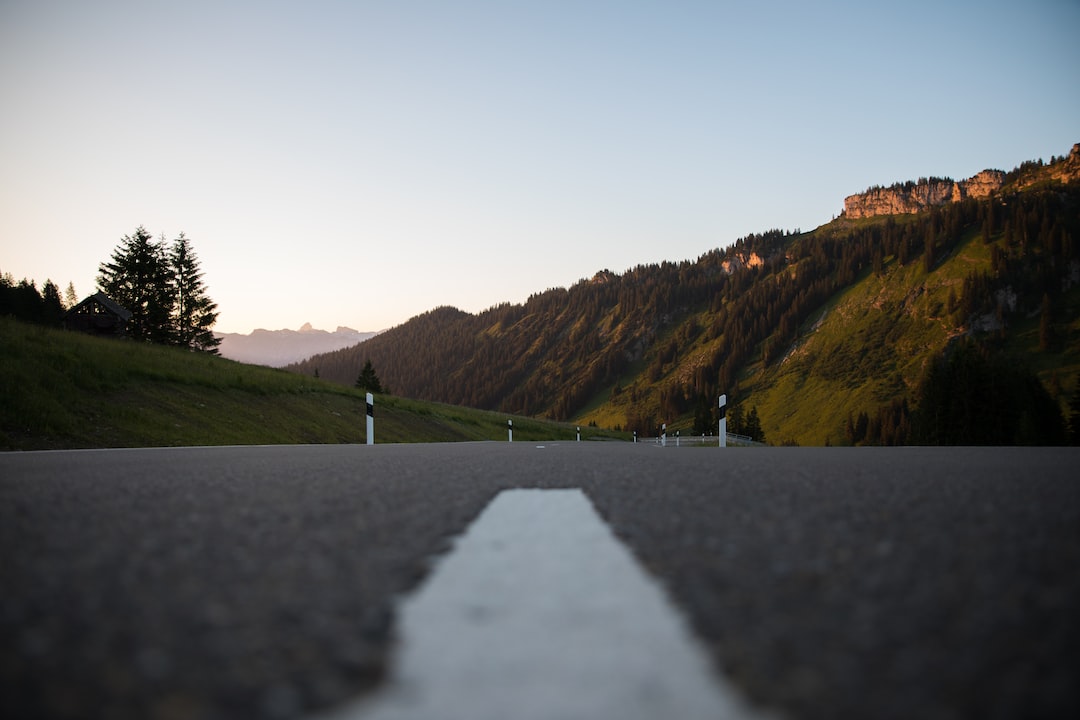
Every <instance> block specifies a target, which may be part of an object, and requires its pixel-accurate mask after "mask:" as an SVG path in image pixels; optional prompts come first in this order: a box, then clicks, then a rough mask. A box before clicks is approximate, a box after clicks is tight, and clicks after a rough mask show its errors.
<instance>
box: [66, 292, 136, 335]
mask: <svg viewBox="0 0 1080 720" xmlns="http://www.w3.org/2000/svg"><path fill="white" fill-rule="evenodd" d="M130 319H131V312H130V311H129V310H128V309H127V308H125V307H123V306H122V305H120V304H119V303H117V302H116V301H114V300H113V299H112V298H110V297H109V296H108V295H106V294H105V293H100V292H99V293H95V294H93V295H91V296H90V297H88V298H86V299H85V300H83V301H82V302H81V303H79V304H78V305H76V306H75V307H73V308H71V309H70V310H68V311H67V312H66V313H65V314H64V328H66V329H68V330H77V331H79V332H84V333H89V334H90V335H111V336H122V335H123V334H124V331H125V330H126V328H127V323H128V320H130Z"/></svg>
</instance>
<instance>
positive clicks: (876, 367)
mask: <svg viewBox="0 0 1080 720" xmlns="http://www.w3.org/2000/svg"><path fill="white" fill-rule="evenodd" d="M883 221H884V218H870V219H865V220H859V221H855V222H856V223H863V224H869V223H873V222H883ZM896 221H897V222H898V223H903V222H905V221H907V218H906V217H899V218H896ZM837 222H838V223H839V222H841V221H837ZM846 222H848V224H851V222H850V221H846ZM835 228H836V223H834V224H830V225H826V226H823V227H821V228H818V230H816V231H814V232H832V231H833V230H834V229H835ZM995 242H1000V237H999V238H997V239H995ZM990 247H991V246H990V245H985V244H983V242H982V239H981V237H979V235H978V233H977V232H976V231H974V230H972V231H970V232H969V233H968V234H966V235H965V236H963V237H962V238H961V239H960V241H959V242H958V243H957V244H956V246H955V247H954V248H953V250H952V251H951V252H950V253H949V254H948V255H947V256H945V257H944V258H941V259H940V260H939V262H938V264H937V265H936V266H935V267H934V268H933V270H932V271H931V272H930V273H926V272H925V270H924V268H923V261H922V257H921V256H919V257H917V258H915V259H913V260H912V261H911V262H909V263H908V264H907V265H906V266H904V267H901V266H900V265H899V263H898V262H897V261H896V259H895V258H893V257H889V258H886V262H885V266H884V272H883V274H882V275H881V276H880V277H879V276H877V275H874V274H873V273H872V272H870V271H869V270H867V271H864V273H863V274H862V275H861V276H860V277H859V278H858V279H857V280H856V281H855V282H854V283H853V284H852V285H850V286H849V287H847V288H845V289H844V290H843V291H841V292H839V293H837V294H836V295H835V296H833V297H832V298H830V299H829V300H828V301H827V302H826V303H825V305H824V306H823V307H822V308H821V309H820V310H819V311H817V312H815V313H814V314H813V315H812V316H811V318H810V320H809V321H807V322H806V324H805V325H804V326H803V327H802V328H800V333H799V340H798V341H797V342H796V343H795V344H794V345H793V346H792V347H791V348H790V349H789V352H788V354H787V355H786V357H785V359H784V361H783V362H780V363H774V364H773V365H772V366H770V367H767V368H766V367H763V365H762V363H761V360H760V355H758V356H757V357H756V358H752V359H751V361H750V362H749V363H748V365H747V366H746V368H745V369H744V370H743V372H742V374H741V376H740V379H739V384H740V390H739V395H740V397H741V404H742V406H743V409H744V411H746V410H749V408H750V407H754V406H756V407H757V408H758V413H759V415H760V417H761V420H762V426H763V429H764V431H765V435H766V437H767V438H768V440H769V441H770V442H772V443H775V444H780V443H783V442H786V441H794V442H796V443H798V444H800V445H823V444H825V443H827V442H828V443H832V444H843V443H844V442H846V437H845V432H844V426H845V423H846V421H847V418H848V415H849V413H850V414H851V415H852V416H857V415H858V413H859V412H867V413H869V414H873V413H874V412H876V410H877V409H878V408H879V407H880V406H882V405H887V404H888V403H889V402H890V401H891V400H892V399H893V398H902V397H907V398H908V399H909V402H911V398H913V397H914V393H915V389H916V387H917V385H918V383H919V382H920V380H921V378H922V375H923V373H924V372H925V369H926V367H927V365H928V363H930V362H931V361H932V360H933V359H934V358H936V357H938V356H939V355H940V353H941V352H942V351H943V350H944V348H945V346H946V345H947V343H948V342H949V341H950V339H952V338H953V337H955V336H956V335H957V333H958V332H960V331H959V330H958V329H957V328H955V327H954V326H953V324H952V322H951V321H950V319H949V318H948V317H947V311H946V307H947V302H948V296H949V291H950V290H954V291H955V293H956V294H957V295H960V293H961V288H962V285H963V281H964V278H965V277H967V276H968V275H969V274H970V273H971V272H972V271H976V272H981V271H983V270H986V271H987V272H989V270H990ZM798 271H799V268H798V266H796V267H794V268H789V269H788V272H798ZM1064 305H1068V306H1069V307H1070V308H1071V310H1068V311H1065V308H1064ZM1060 310H1062V312H1060V315H1062V316H1063V317H1073V318H1076V317H1078V316H1080V312H1078V311H1080V287H1078V288H1073V290H1071V291H1070V292H1069V293H1067V294H1066V295H1065V298H1064V300H1063V301H1062V307H1061V308H1060ZM697 322H698V325H699V326H701V327H704V326H706V325H707V324H708V322H709V317H708V314H707V313H701V314H700V315H699V316H698V318H697ZM1009 322H1010V325H1009V331H1008V340H1007V344H1006V349H1007V350H1008V351H1010V352H1012V353H1014V354H1016V355H1018V356H1022V357H1023V358H1024V359H1025V361H1026V362H1029V363H1030V364H1031V366H1032V368H1033V369H1034V370H1036V371H1037V372H1038V374H1039V377H1040V379H1041V380H1042V381H1043V383H1044V385H1046V387H1047V388H1048V389H1049V390H1050V392H1051V394H1052V395H1053V396H1054V397H1056V398H1058V400H1059V401H1060V402H1061V403H1062V406H1063V408H1064V405H1065V402H1066V400H1067V398H1068V397H1069V396H1070V395H1071V393H1072V392H1073V388H1074V387H1075V384H1076V378H1077V375H1078V373H1080V320H1077V321H1075V322H1073V323H1071V324H1069V325H1066V324H1061V325H1060V326H1058V327H1057V328H1056V330H1057V333H1058V335H1059V337H1060V343H1059V345H1058V346H1057V347H1056V348H1052V349H1051V351H1050V352H1043V351H1040V350H1039V347H1038V340H1039V338H1038V335H1039V319H1038V318H1037V317H1034V318H1028V319H1017V318H1015V317H1013V318H1011V319H1010V321H1009ZM675 332H677V328H675V327H672V328H669V329H668V331H667V333H665V334H664V335H662V336H661V337H660V338H658V340H657V341H656V343H655V344H656V345H658V346H659V345H663V342H664V341H665V340H666V339H667V337H668V336H669V335H670V334H672V333H675ZM720 344H721V339H720V338H716V339H713V340H705V339H704V337H699V338H698V339H697V340H696V341H694V342H693V343H692V344H691V345H689V346H688V347H684V348H683V349H682V351H681V354H680V357H679V359H678V361H677V362H675V363H672V364H671V365H670V366H667V367H666V368H665V372H664V374H663V376H662V377H661V378H660V379H659V380H658V381H657V382H651V381H650V380H649V379H648V378H646V377H645V368H646V365H647V362H646V360H642V361H639V362H637V363H635V364H634V365H633V366H632V367H630V368H628V369H627V370H626V371H625V373H624V375H623V377H622V378H621V379H620V382H619V387H620V391H619V392H618V393H613V392H612V390H611V389H608V390H606V391H604V392H601V393H599V394H598V395H597V397H595V398H594V399H593V401H592V402H591V403H590V404H589V405H588V406H587V407H585V408H584V409H583V410H582V411H581V412H580V413H579V416H578V418H579V420H580V421H581V422H595V423H596V424H598V425H599V426H601V427H615V426H616V425H622V424H625V423H626V422H627V417H628V415H629V414H630V413H634V412H637V413H639V414H645V415H646V416H648V417H650V418H652V420H653V421H654V422H655V423H659V422H665V421H666V422H667V424H668V428H669V430H670V431H674V430H675V429H681V430H682V431H683V433H684V434H685V433H686V432H688V431H689V429H690V428H691V426H692V424H693V410H690V411H689V412H687V413H686V414H683V415H682V416H680V417H662V415H663V413H662V411H660V410H659V409H658V408H659V402H658V400H657V397H658V389H659V388H660V387H661V386H662V385H664V384H665V383H666V384H669V385H670V384H672V383H679V382H688V380H689V377H690V376H691V374H692V372H693V370H694V368H695V367H697V366H700V365H702V364H704V363H706V361H707V358H708V357H709V355H710V354H711V353H712V352H713V351H714V350H715V349H716V348H717V347H718V346H720Z"/></svg>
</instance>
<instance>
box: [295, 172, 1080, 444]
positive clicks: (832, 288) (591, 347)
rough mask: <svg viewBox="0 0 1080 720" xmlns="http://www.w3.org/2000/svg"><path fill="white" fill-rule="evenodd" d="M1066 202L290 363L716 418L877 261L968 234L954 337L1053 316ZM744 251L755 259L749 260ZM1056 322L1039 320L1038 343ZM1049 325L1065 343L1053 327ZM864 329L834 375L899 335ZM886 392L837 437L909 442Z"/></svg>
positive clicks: (772, 236) (888, 234) (1036, 203)
mask: <svg viewBox="0 0 1080 720" xmlns="http://www.w3.org/2000/svg"><path fill="white" fill-rule="evenodd" d="M1078 208H1080V188H1076V187H1075V186H1057V187H1054V188H1050V189H1047V190H1038V191H1027V192H1021V193H1012V194H1001V195H998V196H994V197H993V198H991V199H980V200H971V199H969V200H965V201H963V202H959V203H952V204H949V205H945V206H942V207H936V208H933V209H932V210H930V211H929V212H926V213H922V214H919V215H915V216H908V217H903V218H892V217H890V218H885V219H883V220H881V221H878V222H872V223H834V224H832V225H830V226H826V227H824V228H819V229H818V230H816V231H814V232H811V233H800V232H798V231H795V232H784V231H780V230H770V231H768V232H766V233H761V234H753V235H749V236H747V237H745V238H741V239H739V240H738V241H737V242H736V243H735V244H734V245H732V246H731V247H728V248H726V249H722V250H720V249H718V250H713V251H710V252H708V253H705V254H704V255H702V256H701V257H699V258H698V259H697V260H696V261H693V262H692V261H684V262H681V263H672V262H665V263H659V264H651V265H640V266H637V267H634V268H632V269H630V270H627V271H626V272H624V273H622V274H621V275H620V274H616V273H612V272H610V271H607V270H605V271H602V272H599V273H597V274H596V276H594V277H593V278H591V279H583V280H581V281H579V282H578V283H576V284H574V285H573V286H571V287H570V288H555V289H550V290H547V291H544V292H541V293H536V294H534V295H532V296H530V297H529V298H528V299H527V300H526V301H525V303H523V304H509V303H507V304H502V305H498V306H495V307H492V308H489V309H488V310H486V311H484V312H481V313H478V314H470V313H465V312H462V311H460V310H457V309H455V308H446V307H444V308H437V309H435V310H432V311H430V312H428V313H425V314H423V315H421V316H418V317H416V318H413V319H412V320H410V321H408V322H407V323H405V324H403V325H401V326H398V327H396V328H393V329H391V330H389V331H387V332H385V333H383V334H381V335H379V336H377V337H375V338H372V339H371V340H368V341H366V342H365V343H363V344H362V345H361V346H358V347H356V348H348V349H345V350H340V351H337V352H335V353H329V354H326V355H321V356H317V357H315V358H312V359H310V360H308V361H305V362H303V363H298V364H296V365H294V366H291V367H290V369H292V370H294V371H297V372H303V373H307V374H315V372H316V371H317V372H318V373H319V374H320V376H321V377H323V378H327V379H332V380H335V381H337V382H340V383H343V384H352V383H353V382H354V381H355V380H356V378H357V373H358V370H359V368H360V367H361V364H362V363H363V361H364V360H366V359H370V360H372V361H373V362H374V363H375V366H376V367H378V368H379V369H380V373H381V374H382V375H383V376H384V378H385V379H386V380H387V381H388V382H389V383H390V384H392V385H393V386H394V388H395V389H396V390H397V391H398V392H399V393H401V394H403V395H407V396H410V397H418V398H422V399H430V400H437V401H441V402H449V403H455V404H461V405H468V406H472V407H478V408H484V409H491V410H500V411H504V412H512V413H520V414H525V415H546V416H548V417H551V418H554V419H568V418H571V417H573V416H574V415H575V414H576V413H578V412H580V411H581V409H582V408H584V407H585V406H586V405H587V404H589V403H592V402H595V398H596V397H597V395H598V394H600V393H610V394H611V395H612V396H613V397H614V396H617V395H620V394H629V395H633V396H634V397H633V398H631V399H632V400H633V401H634V403H633V404H634V407H635V408H636V409H635V411H634V412H635V413H636V415H635V417H633V418H629V417H628V420H627V422H628V424H629V425H631V426H637V425H640V426H641V429H644V430H647V431H651V430H652V429H653V428H652V426H653V425H654V424H655V421H656V419H657V418H661V417H662V418H665V419H669V418H675V417H679V416H682V415H689V416H691V417H694V418H695V419H698V418H697V415H698V414H699V413H698V409H699V408H701V411H700V415H701V417H700V420H699V422H700V424H701V425H702V426H703V427H705V426H708V427H715V426H716V420H717V418H716V410H715V409H714V408H713V407H712V406H714V405H715V398H716V396H717V395H718V394H719V393H720V392H726V393H728V395H729V397H730V398H732V399H733V400H734V402H735V403H738V401H739V396H740V389H739V377H740V373H741V372H742V370H743V368H745V367H746V366H747V364H748V363H749V362H750V361H751V360H752V359H760V360H761V361H762V362H763V363H764V365H765V366H766V367H768V366H770V365H772V364H774V363H777V362H778V361H780V360H781V359H782V358H783V357H784V355H785V353H786V352H787V350H788V349H789V348H790V347H791V346H792V344H793V343H794V342H795V341H796V340H797V339H798V335H799V332H800V328H802V327H803V326H804V325H805V324H806V322H807V321H808V320H809V319H810V318H811V316H813V315H814V314H815V313H820V311H821V307H822V306H823V304H824V303H825V302H826V301H827V300H828V299H829V298H831V297H833V296H834V295H835V294H836V293H837V292H839V291H840V290H842V289H844V288H846V287H849V286H850V285H851V284H852V283H854V282H855V281H856V280H857V279H858V278H860V277H861V276H862V275H863V274H864V273H867V272H872V273H877V274H882V273H883V272H884V271H885V266H886V262H887V261H888V262H895V263H897V264H898V265H899V266H901V267H908V266H910V265H912V264H917V265H918V267H919V268H920V270H921V271H922V273H926V274H928V273H930V272H933V271H934V269H935V268H936V267H937V266H938V264H940V262H942V260H943V259H944V258H945V257H947V256H948V255H949V254H950V253H951V252H952V251H953V250H954V248H955V247H956V245H957V244H958V243H959V242H961V241H962V240H963V239H964V238H966V237H970V236H971V233H977V234H981V235H982V236H983V237H984V242H986V243H987V244H988V245H989V246H992V247H991V248H990V250H991V252H992V253H994V257H996V258H997V259H996V260H995V261H994V262H993V264H992V271H991V272H990V273H988V274H982V273H978V274H976V273H973V274H972V275H971V276H970V277H969V278H967V279H966V280H965V281H964V282H963V283H962V285H960V286H959V287H958V288H957V291H956V293H955V297H954V298H952V299H950V301H949V302H948V303H947V307H944V308H943V313H944V314H945V315H947V317H948V319H949V320H950V321H951V322H954V323H955V324H956V326H957V328H959V329H961V330H963V329H964V328H967V327H969V326H972V325H973V323H974V322H975V320H976V319H977V318H978V317H980V316H982V315H985V314H986V313H987V312H998V313H1004V314H1005V315H1012V314H1019V313H1031V312H1032V311H1037V310H1038V309H1039V304H1040V303H1042V302H1043V297H1044V295H1045V296H1046V297H1048V298H1049V302H1050V311H1049V312H1048V313H1047V316H1053V314H1054V312H1055V311H1056V308H1057V303H1059V302H1060V300H1059V299H1060V297H1061V293H1062V285H1061V282H1062V277H1063V274H1065V273H1066V269H1067V268H1068V267H1069V266H1070V263H1073V262H1075V261H1080V255H1078V251H1077V243H1076V238H1078V237H1080V227H1078V224H1080V210H1078ZM752 255H756V256H757V257H759V258H761V259H762V262H761V263H760V264H758V265H756V266H753V267H750V266H747V263H746V262H745V261H746V259H747V258H749V257H751V256H752ZM1010 288H1011V290H1010ZM1007 291H1008V292H1014V293H1016V294H1017V295H1018V296H1019V299H1018V300H1017V303H1018V304H1017V305H1016V306H1014V307H1012V308H1010V307H1007V306H1004V307H1003V306H1002V303H1001V302H1000V298H1001V297H1002V296H1003V293H1006V292H1007ZM1032 303H1035V304H1034V305H1033V304H1032ZM1063 319H1064V318H1063ZM1055 328H1056V325H1055V323H1051V324H1050V328H1049V330H1048V331H1047V337H1048V340H1049V341H1052V338H1053V336H1054V331H1055ZM1057 330H1058V337H1063V336H1064V333H1065V332H1066V331H1067V328H1065V327H1061V328H1057ZM868 331H873V332H876V333H879V334H880V336H879V337H877V338H869V337H867V338H866V339H865V340H866V341H867V347H871V348H872V351H871V352H868V353H867V354H866V355H865V356H863V357H851V358H849V360H850V361H849V362H847V363H843V362H839V361H838V362H837V363H836V364H835V371H836V372H838V373H843V374H847V375H850V374H851V373H853V372H854V373H856V374H861V376H862V377H863V379H864V380H865V379H866V378H869V377H872V376H873V375H874V373H876V372H879V367H880V364H879V363H877V360H878V359H877V358H876V357H875V356H874V352H877V351H881V352H885V351H887V350H888V348H889V344H890V342H891V339H892V334H893V333H895V332H896V331H897V329H896V328H894V327H890V325H889V324H888V323H887V322H886V323H884V324H883V325H881V327H876V326H875V327H873V328H869V329H868ZM702 347H707V348H710V350H709V352H708V355H707V356H706V357H704V358H703V359H700V360H698V359H697V358H695V362H694V363H693V364H690V367H691V369H690V370H689V371H686V372H679V373H676V372H674V371H675V370H676V369H677V368H679V367H681V364H682V363H683V362H684V361H685V360H686V358H687V353H688V352H690V351H691V350H692V349H694V348H702ZM694 352H697V350H694ZM995 352H996V351H995ZM852 377H854V376H852ZM628 378H634V379H633V380H632V381H631V382H630V384H627V385H623V381H625V380H627V379H628ZM898 392H899V393H900V395H898V396H897V398H896V400H895V402H892V401H890V402H889V403H887V404H886V405H883V406H882V407H880V408H866V409H865V410H864V411H862V412H860V413H858V414H856V416H855V417H853V418H852V422H851V431H850V433H848V435H849V437H848V438H846V439H847V440H848V441H850V442H853V443H856V444H868V443H901V442H910V441H913V439H914V438H915V437H916V435H915V430H914V424H913V420H912V418H911V412H912V409H911V406H913V405H915V406H917V405H918V404H919V403H920V402H922V398H921V397H920V396H919V395H918V393H915V394H911V395H907V394H905V393H904V392H903V391H902V390H899V389H898ZM646 401H647V402H646ZM649 403H654V404H649ZM863 414H865V422H863V421H862V418H861V416H862V415H863ZM863 426H864V429H862V430H861V431H860V427H863ZM626 429H631V427H627V428H626Z"/></svg>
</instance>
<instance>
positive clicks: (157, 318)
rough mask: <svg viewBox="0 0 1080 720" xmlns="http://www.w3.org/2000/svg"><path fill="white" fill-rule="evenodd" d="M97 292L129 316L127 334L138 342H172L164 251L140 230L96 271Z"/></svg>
mask: <svg viewBox="0 0 1080 720" xmlns="http://www.w3.org/2000/svg"><path fill="white" fill-rule="evenodd" d="M97 285H98V290H100V291H101V292H103V293H105V294H106V295H108V296H109V297H110V298H112V299H113V300H115V301H116V302H118V303H120V304H121V305H123V306H124V307H125V308H127V310H128V311H129V312H130V313H131V320H129V321H128V324H127V334H128V336H130V337H133V338H136V339H138V340H147V341H150V342H158V343H169V342H170V341H171V340H172V332H171V322H170V320H171V317H170V316H171V313H172V297H171V293H170V277H169V268H168V261H167V258H166V254H165V248H164V247H163V244H162V243H159V242H155V241H154V239H153V237H151V235H150V233H149V232H147V231H146V228H144V227H142V226H139V227H138V228H136V230H135V233H134V234H133V235H126V236H124V239H123V240H121V241H120V245H119V246H117V248H116V249H115V250H113V254H112V258H111V259H110V260H109V262H105V263H102V264H101V265H100V266H99V267H98V278H97Z"/></svg>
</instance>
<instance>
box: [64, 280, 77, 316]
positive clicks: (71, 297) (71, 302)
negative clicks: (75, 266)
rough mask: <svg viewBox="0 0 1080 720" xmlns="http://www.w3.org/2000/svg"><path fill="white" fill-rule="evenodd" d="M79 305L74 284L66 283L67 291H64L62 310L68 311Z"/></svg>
mask: <svg viewBox="0 0 1080 720" xmlns="http://www.w3.org/2000/svg"><path fill="white" fill-rule="evenodd" d="M78 304H79V295H78V293H76V292H75V283H73V282H70V281H69V282H68V286H67V290H65V291H64V309H66V310H70V309H71V308H73V307H75V306H76V305H78Z"/></svg>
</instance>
